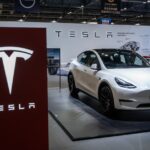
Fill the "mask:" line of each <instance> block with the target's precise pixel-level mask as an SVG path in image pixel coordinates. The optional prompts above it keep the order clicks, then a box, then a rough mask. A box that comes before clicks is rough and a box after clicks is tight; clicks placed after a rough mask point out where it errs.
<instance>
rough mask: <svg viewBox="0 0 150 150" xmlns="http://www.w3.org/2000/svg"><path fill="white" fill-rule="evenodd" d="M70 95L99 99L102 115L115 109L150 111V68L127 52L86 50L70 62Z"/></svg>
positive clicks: (137, 56)
mask: <svg viewBox="0 0 150 150" xmlns="http://www.w3.org/2000/svg"><path fill="white" fill-rule="evenodd" d="M68 85H69V89H70V93H71V95H72V96H77V94H78V92H79V91H83V92H84V93H87V94H88V95H91V96H92V97H95V98H97V99H98V100H99V102H100V104H101V106H102V108H101V111H102V112H103V113H105V114H108V115H109V114H112V113H113V112H114V110H115V109H123V110H141V109H150V65H149V63H148V61H147V60H146V59H144V58H143V57H142V56H140V55H139V54H137V53H135V52H132V51H128V50H117V49H94V50H88V51H85V52H83V53H81V54H80V55H78V56H77V58H76V59H75V60H74V61H72V63H71V64H70V71H69V74H68Z"/></svg>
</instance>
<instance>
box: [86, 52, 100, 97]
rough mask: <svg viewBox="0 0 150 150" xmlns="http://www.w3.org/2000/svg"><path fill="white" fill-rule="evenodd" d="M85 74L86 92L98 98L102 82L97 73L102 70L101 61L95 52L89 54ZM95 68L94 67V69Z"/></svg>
mask: <svg viewBox="0 0 150 150" xmlns="http://www.w3.org/2000/svg"><path fill="white" fill-rule="evenodd" d="M85 66H86V67H85V68H84V73H83V79H84V80H83V81H84V87H85V89H86V92H88V93H89V94H90V95H92V96H94V97H96V96H97V88H98V85H99V82H100V78H99V77H98V76H97V72H98V71H99V69H100V63H99V60H98V58H97V56H96V54H95V53H94V52H92V51H91V52H90V53H88V59H87V61H86V64H85ZM93 66H94V67H93Z"/></svg>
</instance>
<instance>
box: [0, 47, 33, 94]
mask: <svg viewBox="0 0 150 150" xmlns="http://www.w3.org/2000/svg"><path fill="white" fill-rule="evenodd" d="M32 54H33V51H32V50H29V49H26V48H21V47H0V58H1V59H2V62H3V66H4V71H5V76H6V80H7V85H8V89H9V94H11V92H12V85H13V78H14V72H15V67H16V60H17V58H23V59H24V60H25V61H26V60H28V59H29V58H30V57H31V55H32Z"/></svg>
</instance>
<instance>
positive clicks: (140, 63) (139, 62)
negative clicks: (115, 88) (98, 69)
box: [98, 50, 149, 68]
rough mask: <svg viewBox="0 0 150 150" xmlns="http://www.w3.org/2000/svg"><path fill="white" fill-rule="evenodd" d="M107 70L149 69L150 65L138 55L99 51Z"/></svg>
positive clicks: (126, 52)
mask: <svg viewBox="0 0 150 150" xmlns="http://www.w3.org/2000/svg"><path fill="white" fill-rule="evenodd" d="M98 54H99V55H100V57H101V59H102V61H103V63H104V65H105V66H106V68H131V67H132V68H133V67H136V68H137V67H149V65H148V63H147V62H146V61H145V60H144V59H143V57H142V56H140V55H139V54H137V53H133V52H131V51H124V50H106V51H98Z"/></svg>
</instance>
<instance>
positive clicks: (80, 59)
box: [77, 52, 89, 65]
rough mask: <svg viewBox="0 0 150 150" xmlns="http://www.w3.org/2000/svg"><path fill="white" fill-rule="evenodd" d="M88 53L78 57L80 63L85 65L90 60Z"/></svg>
mask: <svg viewBox="0 0 150 150" xmlns="http://www.w3.org/2000/svg"><path fill="white" fill-rule="evenodd" d="M88 53H89V52H84V53H81V54H80V55H79V56H78V57H77V60H78V62H79V63H81V64H83V65H85V64H86V62H87V60H88Z"/></svg>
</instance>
